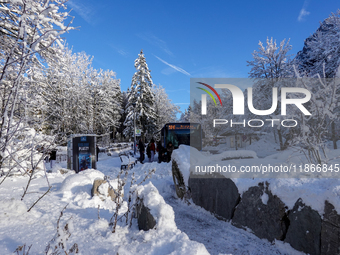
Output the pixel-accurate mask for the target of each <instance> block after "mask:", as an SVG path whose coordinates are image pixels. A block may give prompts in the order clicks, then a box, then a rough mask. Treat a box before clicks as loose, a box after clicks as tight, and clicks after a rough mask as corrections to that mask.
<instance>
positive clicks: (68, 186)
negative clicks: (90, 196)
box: [60, 169, 105, 195]
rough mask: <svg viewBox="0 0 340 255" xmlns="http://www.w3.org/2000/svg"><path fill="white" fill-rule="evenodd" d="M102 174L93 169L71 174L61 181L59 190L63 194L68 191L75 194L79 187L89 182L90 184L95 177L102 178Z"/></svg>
mask: <svg viewBox="0 0 340 255" xmlns="http://www.w3.org/2000/svg"><path fill="white" fill-rule="evenodd" d="M104 176H105V175H104V174H103V173H102V172H100V171H98V170H94V169H87V170H84V171H81V172H80V173H78V174H72V175H70V176H68V177H67V178H66V179H65V180H64V181H63V183H62V184H61V187H60V191H61V192H63V193H64V195H66V194H68V193H70V194H76V193H78V192H79V188H81V187H83V186H85V185H89V184H90V185H91V186H92V185H93V182H94V180H95V179H97V178H99V179H104Z"/></svg>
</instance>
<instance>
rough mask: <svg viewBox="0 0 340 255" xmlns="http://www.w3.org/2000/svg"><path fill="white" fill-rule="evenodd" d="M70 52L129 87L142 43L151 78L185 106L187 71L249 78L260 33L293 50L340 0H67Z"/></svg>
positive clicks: (190, 75)
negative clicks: (90, 60)
mask: <svg viewBox="0 0 340 255" xmlns="http://www.w3.org/2000/svg"><path fill="white" fill-rule="evenodd" d="M68 6H69V7H70V8H72V9H73V10H72V12H71V15H72V16H74V17H75V19H74V22H73V26H75V27H79V28H78V30H76V31H71V32H70V33H69V34H66V35H65V36H64V37H65V39H66V41H67V42H68V44H69V46H70V47H73V52H80V51H84V52H86V53H87V54H88V55H91V56H94V60H93V66H94V68H97V69H99V68H102V69H104V70H106V69H110V70H113V71H115V72H116V74H117V78H119V79H121V88H122V90H124V91H125V90H127V88H128V87H129V86H130V84H131V78H132V76H133V74H134V72H135V68H134V60H135V59H136V58H137V57H138V53H139V52H140V50H141V49H143V51H144V54H145V57H146V61H147V63H148V65H149V69H150V70H151V75H152V79H153V82H154V83H155V84H157V85H158V84H160V85H162V86H163V87H164V88H165V89H166V91H167V93H168V95H169V97H170V99H172V101H173V102H174V103H175V104H178V105H179V106H180V107H181V110H182V111H184V109H185V108H187V107H188V105H189V102H190V94H189V89H190V78H246V77H248V72H249V70H250V68H249V67H248V66H247V62H246V61H247V60H251V59H252V55H251V53H252V52H253V51H254V50H256V49H257V48H258V42H259V40H260V41H262V42H265V41H266V38H267V37H269V38H270V37H273V38H274V39H276V41H277V42H280V41H281V40H283V39H289V38H290V44H291V45H292V46H293V49H292V51H291V54H292V55H293V56H294V55H295V54H296V53H297V52H298V51H300V50H301V49H302V47H303V43H304V39H306V38H307V37H308V36H309V35H311V34H312V33H314V32H315V30H316V29H317V28H318V27H319V22H321V21H323V20H324V19H325V18H327V17H328V16H329V15H330V14H331V12H336V11H337V9H338V8H340V1H335V0H331V1H330V0H327V1H316V0H314V1H312V0H310V1H292V0H286V1H274V0H272V1H265V0H259V1H254V0H252V1H199V0H196V1H191V0H190V1H189V0H182V1H177V0H173V1H159V0H158V1H156V0H155V1H154V0H151V1H134V0H130V1H105V0H97V1H89V0H71V1H69V3H68Z"/></svg>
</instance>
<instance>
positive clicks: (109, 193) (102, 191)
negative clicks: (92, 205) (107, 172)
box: [91, 179, 124, 201]
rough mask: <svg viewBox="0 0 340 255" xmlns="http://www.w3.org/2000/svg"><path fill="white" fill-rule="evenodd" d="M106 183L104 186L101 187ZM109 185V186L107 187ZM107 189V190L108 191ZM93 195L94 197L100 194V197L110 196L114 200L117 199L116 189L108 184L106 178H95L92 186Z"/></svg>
mask: <svg viewBox="0 0 340 255" xmlns="http://www.w3.org/2000/svg"><path fill="white" fill-rule="evenodd" d="M102 185H104V186H103V187H100V186H102ZM105 186H107V187H105ZM106 189H107V191H106ZM91 195H92V197H93V196H99V197H100V198H102V199H104V200H105V198H106V197H110V198H111V200H112V201H115V199H116V193H115V191H114V190H113V188H112V187H111V186H110V185H108V183H107V181H106V180H103V179H96V180H94V182H93V187H92V190H91ZM122 196H124V194H123V193H122Z"/></svg>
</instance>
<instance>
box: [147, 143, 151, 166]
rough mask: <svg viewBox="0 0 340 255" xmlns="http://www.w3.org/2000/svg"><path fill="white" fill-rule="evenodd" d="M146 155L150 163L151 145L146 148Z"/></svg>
mask: <svg viewBox="0 0 340 255" xmlns="http://www.w3.org/2000/svg"><path fill="white" fill-rule="evenodd" d="M146 155H148V159H149V162H151V143H149V144H148V146H147V148H146Z"/></svg>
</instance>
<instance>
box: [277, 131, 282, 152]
mask: <svg viewBox="0 0 340 255" xmlns="http://www.w3.org/2000/svg"><path fill="white" fill-rule="evenodd" d="M277 134H278V136H279V141H280V150H281V151H282V150H283V142H282V133H281V129H278V130H277Z"/></svg>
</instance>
